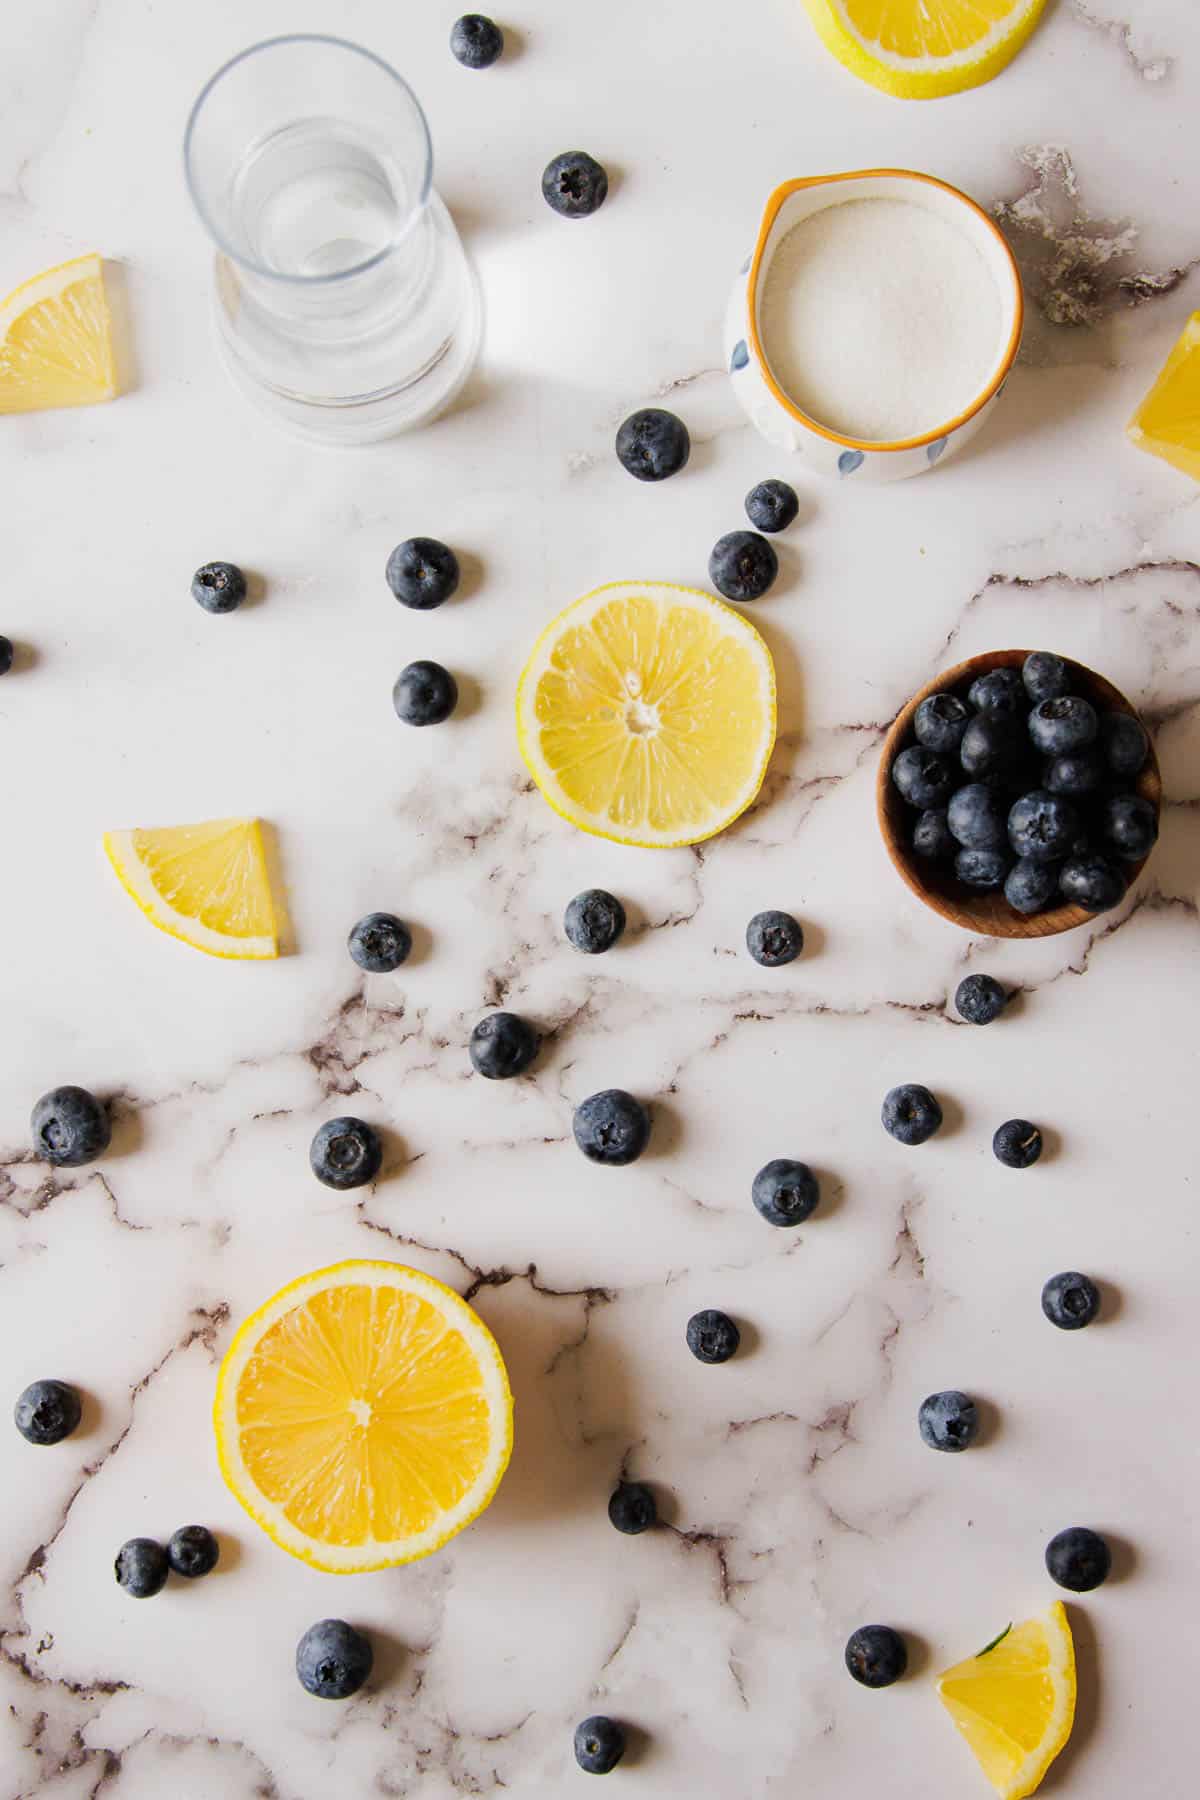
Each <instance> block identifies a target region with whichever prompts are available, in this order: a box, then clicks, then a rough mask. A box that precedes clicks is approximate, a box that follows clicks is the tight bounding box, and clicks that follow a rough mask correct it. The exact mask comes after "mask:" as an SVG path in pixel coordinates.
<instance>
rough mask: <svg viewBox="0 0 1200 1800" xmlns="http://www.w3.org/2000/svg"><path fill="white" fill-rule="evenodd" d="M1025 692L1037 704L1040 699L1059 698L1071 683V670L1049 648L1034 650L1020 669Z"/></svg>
mask: <svg viewBox="0 0 1200 1800" xmlns="http://www.w3.org/2000/svg"><path fill="white" fill-rule="evenodd" d="M1021 679H1022V680H1023V681H1024V683H1025V692H1026V693H1027V694H1028V695H1029V698H1030V699H1031V700H1032V701H1033V704H1034V705H1035V706H1037V705H1038V704H1039V702H1040V701H1042V700H1059V699H1061V698H1062V696H1063V695H1064V694H1065V693H1066V691H1067V689H1068V688H1069V687H1070V685H1071V672H1070V670H1069V669H1068V668H1067V665H1066V663H1065V662H1064V661H1063V659H1062V657H1061V656H1055V655H1054V653H1053V651H1051V650H1035V651H1034V652H1033V653H1032V655H1030V656H1027V657H1026V658H1025V662H1024V665H1023V667H1022V669H1021Z"/></svg>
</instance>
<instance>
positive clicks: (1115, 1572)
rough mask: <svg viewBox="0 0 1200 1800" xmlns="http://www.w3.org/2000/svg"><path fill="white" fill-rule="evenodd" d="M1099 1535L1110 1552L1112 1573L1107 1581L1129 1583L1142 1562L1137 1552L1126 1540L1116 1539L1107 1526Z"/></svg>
mask: <svg viewBox="0 0 1200 1800" xmlns="http://www.w3.org/2000/svg"><path fill="white" fill-rule="evenodd" d="M1100 1535H1101V1537H1102V1538H1103V1539H1104V1541H1105V1543H1106V1544H1107V1545H1108V1547H1109V1550H1110V1551H1111V1552H1112V1572H1111V1573H1110V1575H1109V1577H1108V1579H1109V1581H1111V1582H1118V1581H1129V1580H1130V1579H1131V1577H1132V1576H1134V1575H1136V1574H1137V1572H1138V1568H1139V1565H1140V1563H1141V1560H1142V1559H1141V1557H1140V1556H1139V1555H1138V1552H1137V1550H1136V1549H1135V1548H1134V1546H1133V1545H1132V1544H1131V1543H1130V1542H1129V1539H1128V1538H1123V1537H1118V1536H1117V1535H1116V1533H1114V1532H1111V1531H1109V1530H1108V1528H1107V1526H1106V1527H1105V1529H1104V1530H1103V1531H1102V1532H1101V1534H1100Z"/></svg>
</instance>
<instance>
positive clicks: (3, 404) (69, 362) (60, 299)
mask: <svg viewBox="0 0 1200 1800" xmlns="http://www.w3.org/2000/svg"><path fill="white" fill-rule="evenodd" d="M116 391H117V375H116V366H115V364H114V362H113V350H112V321H111V319H110V317H109V312H108V302H107V300H106V299H105V297H104V265H103V264H102V262H101V261H100V258H99V257H98V256H79V257H76V259H75V261H74V262H66V263H60V264H59V265H58V267H57V268H55V269H47V270H46V271H45V272H44V274H41V275H35V276H34V277H33V280H32V281H27V282H25V283H24V285H23V286H21V287H19V288H17V290H16V292H15V293H12V294H10V295H9V296H8V299H7V300H5V301H4V303H3V304H2V305H0V413H19V412H41V411H42V410H44V409H45V408H47V407H52V406H93V405H94V404H95V403H96V402H97V401H98V400H111V399H112V397H113V395H114V394H115V393H116Z"/></svg>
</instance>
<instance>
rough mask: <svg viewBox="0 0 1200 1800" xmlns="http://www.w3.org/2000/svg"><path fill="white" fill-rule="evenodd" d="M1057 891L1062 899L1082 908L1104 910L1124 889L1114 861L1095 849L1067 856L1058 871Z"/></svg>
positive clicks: (1096, 910)
mask: <svg viewBox="0 0 1200 1800" xmlns="http://www.w3.org/2000/svg"><path fill="white" fill-rule="evenodd" d="M1058 886H1059V891H1060V892H1061V894H1062V896H1063V899H1064V900H1069V901H1070V902H1071V903H1072V905H1075V906H1082V907H1083V908H1084V910H1085V911H1086V912H1093V913H1098V912H1107V911H1108V908H1109V907H1110V906H1115V905H1116V904H1117V902H1118V901H1119V900H1120V899H1121V896H1122V895H1123V894H1124V892H1125V877H1124V875H1122V873H1121V871H1120V869H1118V868H1117V866H1116V864H1115V863H1112V862H1110V861H1109V859H1108V858H1107V857H1106V856H1101V855H1099V854H1098V853H1097V852H1096V851H1095V850H1081V851H1078V852H1076V853H1075V854H1074V855H1072V856H1070V857H1069V858H1068V859H1067V861H1066V862H1065V863H1064V864H1063V866H1062V868H1061V870H1060V871H1059V877H1058Z"/></svg>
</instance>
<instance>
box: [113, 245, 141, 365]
mask: <svg viewBox="0 0 1200 1800" xmlns="http://www.w3.org/2000/svg"><path fill="white" fill-rule="evenodd" d="M104 294H105V298H106V299H107V301H108V310H109V313H110V315H111V317H112V347H113V359H114V361H115V363H116V365H117V393H118V394H136V392H137V390H138V389H139V388H140V387H141V385H142V371H141V366H140V364H139V362H138V354H137V336H136V333H135V332H134V328H133V306H132V303H131V301H130V297H129V275H128V271H127V270H126V267H125V264H124V263H121V262H112V261H110V260H109V258H108V257H105V259H104Z"/></svg>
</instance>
